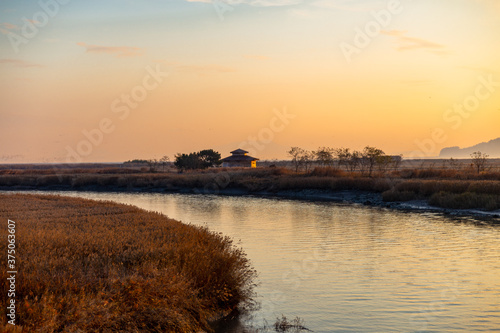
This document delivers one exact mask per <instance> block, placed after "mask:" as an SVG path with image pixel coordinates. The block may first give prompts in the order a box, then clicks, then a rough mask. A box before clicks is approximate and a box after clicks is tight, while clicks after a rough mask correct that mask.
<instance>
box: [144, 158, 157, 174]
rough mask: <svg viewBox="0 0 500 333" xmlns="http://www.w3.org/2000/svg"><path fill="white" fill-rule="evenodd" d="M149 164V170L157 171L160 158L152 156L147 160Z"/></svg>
mask: <svg viewBox="0 0 500 333" xmlns="http://www.w3.org/2000/svg"><path fill="white" fill-rule="evenodd" d="M146 162H147V163H148V166H149V172H156V168H157V167H158V164H159V162H158V160H157V159H156V158H152V159H149V160H147V161H146Z"/></svg>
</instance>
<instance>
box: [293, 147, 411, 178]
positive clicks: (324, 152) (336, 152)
mask: <svg viewBox="0 0 500 333" xmlns="http://www.w3.org/2000/svg"><path fill="white" fill-rule="evenodd" d="M287 154H288V156H290V157H291V159H292V164H293V166H294V168H295V172H298V171H299V170H300V169H303V170H304V171H306V172H307V171H309V170H310V169H311V168H312V166H313V165H315V164H316V165H320V166H323V167H328V166H334V165H335V164H337V165H338V166H339V167H344V168H345V169H346V171H349V172H354V171H360V172H361V173H363V174H365V173H368V175H369V176H371V175H372V173H373V171H374V170H378V171H381V172H383V171H386V170H388V169H390V168H393V169H397V168H399V165H400V164H401V161H402V157H401V155H397V156H393V155H386V154H385V153H384V152H383V151H382V150H381V149H378V148H375V147H370V146H366V147H365V148H364V149H363V150H362V151H358V150H351V149H350V148H330V147H320V148H318V150H315V151H310V150H305V149H302V148H300V147H291V148H290V150H289V151H288V152H287Z"/></svg>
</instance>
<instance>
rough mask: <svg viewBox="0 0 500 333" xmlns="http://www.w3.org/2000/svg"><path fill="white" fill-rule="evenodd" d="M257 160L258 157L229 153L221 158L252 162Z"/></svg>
mask: <svg viewBox="0 0 500 333" xmlns="http://www.w3.org/2000/svg"><path fill="white" fill-rule="evenodd" d="M258 160H259V159H258V158H256V157H252V156H248V155H231V156H228V157H225V158H223V159H221V161H222V162H252V161H258Z"/></svg>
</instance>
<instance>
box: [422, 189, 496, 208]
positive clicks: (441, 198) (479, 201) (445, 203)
mask: <svg viewBox="0 0 500 333" xmlns="http://www.w3.org/2000/svg"><path fill="white" fill-rule="evenodd" d="M429 204H431V205H433V206H437V207H443V208H452V209H486V210H496V209H499V208H500V195H498V194H497V195H491V194H478V193H472V192H465V193H460V194H456V193H448V192H439V193H435V194H434V195H432V196H431V197H430V199H429Z"/></svg>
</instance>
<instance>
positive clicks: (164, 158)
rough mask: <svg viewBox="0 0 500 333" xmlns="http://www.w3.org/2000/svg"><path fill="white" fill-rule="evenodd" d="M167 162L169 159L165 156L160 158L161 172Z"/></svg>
mask: <svg viewBox="0 0 500 333" xmlns="http://www.w3.org/2000/svg"><path fill="white" fill-rule="evenodd" d="M169 161H170V158H169V157H168V156H167V155H165V156H163V157H162V158H160V164H161V167H162V171H163V172H165V167H166V166H167V164H168V162H169Z"/></svg>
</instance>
